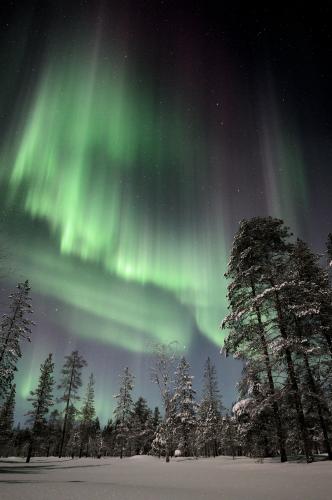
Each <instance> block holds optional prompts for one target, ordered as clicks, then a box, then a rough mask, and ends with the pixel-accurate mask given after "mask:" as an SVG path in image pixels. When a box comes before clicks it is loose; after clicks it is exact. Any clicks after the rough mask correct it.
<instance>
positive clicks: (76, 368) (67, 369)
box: [58, 351, 87, 458]
mask: <svg viewBox="0 0 332 500" xmlns="http://www.w3.org/2000/svg"><path fill="white" fill-rule="evenodd" d="M65 360H66V361H65V363H64V365H63V368H62V371H61V375H62V377H61V381H60V384H59V385H58V389H62V390H63V391H64V392H63V395H62V397H61V398H60V401H62V402H64V403H65V409H64V419H63V426H62V436H61V442H60V448H59V458H61V456H62V452H63V447H64V442H65V437H66V431H67V424H68V417H69V413H70V408H71V407H73V411H72V412H71V413H73V412H75V407H74V405H73V402H74V401H78V400H79V399H80V397H79V395H78V390H79V388H80V387H81V385H82V368H83V367H84V366H86V365H87V362H86V361H85V359H84V358H83V356H81V355H80V354H79V353H78V351H73V352H72V353H71V354H70V355H68V356H65Z"/></svg>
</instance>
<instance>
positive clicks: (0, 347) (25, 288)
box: [0, 280, 33, 400]
mask: <svg viewBox="0 0 332 500" xmlns="http://www.w3.org/2000/svg"><path fill="white" fill-rule="evenodd" d="M16 288H17V289H16V291H15V292H13V293H12V294H10V296H9V299H10V305H9V313H8V314H4V315H3V317H2V321H1V325H0V400H1V399H3V398H5V397H6V395H7V394H8V392H9V391H10V389H11V383H12V381H13V378H14V372H15V370H16V364H17V361H18V359H19V358H20V357H21V355H22V354H21V347H20V343H21V341H22V339H24V340H28V341H30V336H31V326H32V325H33V322H32V321H31V319H29V315H30V314H31V313H32V309H31V304H30V302H31V298H30V286H29V282H28V280H27V281H25V282H24V283H18V285H17V287H16Z"/></svg>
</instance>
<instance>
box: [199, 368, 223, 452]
mask: <svg viewBox="0 0 332 500" xmlns="http://www.w3.org/2000/svg"><path fill="white" fill-rule="evenodd" d="M221 409H222V403H221V396H220V391H219V388H218V381H217V372H216V367H215V365H213V364H212V363H211V360H210V358H207V361H206V363H205V366H204V373H203V391H202V400H201V402H200V404H199V406H198V411H197V430H196V442H197V445H198V447H199V448H203V449H204V451H205V455H210V453H211V452H212V455H213V456H216V455H217V454H218V434H219V433H220V425H221Z"/></svg>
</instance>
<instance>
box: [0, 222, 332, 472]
mask: <svg viewBox="0 0 332 500" xmlns="http://www.w3.org/2000/svg"><path fill="white" fill-rule="evenodd" d="M331 262H332V235H331V234H330V235H328V238H327V248H326V251H325V252H324V254H323V255H317V254H315V253H314V252H313V251H312V250H311V249H310V248H309V246H308V245H307V244H306V243H305V242H304V241H302V240H300V239H295V237H294V236H293V234H292V233H291V232H290V229H289V228H288V227H287V226H286V225H285V224H284V222H283V221H282V220H280V219H276V218H272V217H255V218H252V219H248V220H242V221H241V222H240V224H239V227H238V231H237V233H236V234H235V237H234V240H233V243H232V246H231V251H230V258H229V262H228V267H227V270H222V272H225V271H226V272H225V277H226V279H227V281H228V309H229V310H228V314H227V316H226V317H225V318H221V324H220V328H221V329H223V330H225V334H226V336H225V340H224V343H223V345H222V348H221V349H222V353H223V354H224V355H226V356H234V357H235V358H237V359H240V360H241V361H242V364H243V371H242V376H241V379H240V380H239V382H238V387H237V390H238V400H237V401H235V402H234V404H233V405H232V408H229V409H226V408H225V407H224V406H223V401H222V394H221V392H220V390H219V387H218V377H217V367H216V366H215V365H214V364H213V363H212V362H211V360H210V359H209V358H208V359H207V360H202V365H203V372H202V386H201V388H200V390H199V391H197V390H196V389H197V388H195V384H194V381H193V376H192V374H191V367H190V364H189V362H188V360H187V359H186V358H185V357H183V356H181V355H180V354H179V353H178V349H177V344H176V341H175V342H170V343H169V344H155V345H154V346H153V349H152V354H151V364H150V367H149V370H150V375H151V383H154V384H156V385H157V386H158V388H159V391H160V401H161V405H160V408H158V407H155V408H153V409H151V408H149V405H148V402H147V401H146V399H145V398H144V397H139V398H138V399H137V401H134V400H133V388H134V384H135V376H134V374H133V373H132V372H131V370H130V368H129V367H124V369H123V371H122V373H121V374H120V375H119V384H118V385H119V388H118V393H117V394H115V395H114V406H115V409H114V412H113V415H110V418H109V420H108V422H107V423H106V425H104V426H101V424H100V421H99V418H98V415H97V414H96V409H95V395H94V387H95V379H94V375H93V374H92V373H91V375H90V377H89V380H88V384H87V386H86V387H85V388H84V387H83V388H82V371H83V370H84V369H86V366H87V361H86V360H85V359H84V357H83V356H82V355H81V354H80V353H79V352H78V351H77V350H74V351H72V352H71V353H69V354H68V355H67V356H66V357H65V359H64V362H63V366H62V369H61V375H60V378H59V380H55V377H54V361H53V354H52V353H50V354H49V355H48V357H47V358H46V359H45V360H40V361H41V365H40V376H39V380H38V382H37V384H36V387H35V389H34V390H33V391H31V393H30V396H29V398H28V400H27V403H26V420H25V422H24V426H20V425H17V424H15V393H16V385H15V374H16V372H17V363H18V361H19V359H20V358H21V357H22V356H24V344H25V342H30V341H31V342H33V327H34V323H33V320H32V319H31V318H32V317H33V315H32V303H31V288H30V283H29V280H26V281H25V282H20V283H18V284H17V287H16V289H15V290H14V291H13V292H12V293H11V295H10V296H9V302H8V309H7V311H3V315H2V319H1V325H0V326H1V330H0V455H1V456H3V457H7V456H19V457H25V458H26V461H27V462H29V461H30V459H31V457H35V456H58V457H63V456H68V457H72V458H74V457H82V456H85V457H96V458H101V457H103V456H118V457H120V458H125V457H128V456H132V455H140V454H141V455H142V454H152V455H155V456H158V457H159V458H161V457H163V458H164V459H165V461H166V462H169V461H170V459H171V458H172V457H173V456H175V457H178V456H183V457H199V456H203V457H215V456H217V455H231V456H232V457H234V458H235V457H236V456H248V457H255V458H257V459H259V460H263V459H264V457H278V459H280V461H281V462H285V461H287V460H288V459H289V458H290V457H294V456H303V457H304V459H305V460H306V462H307V463H310V462H313V461H314V460H315V458H316V457H318V456H323V457H326V458H327V459H330V460H331V459H332V428H331V427H332V405H331V401H332V398H331V392H332V385H331V382H332V379H331V370H332V289H331V273H330V269H331ZM216 328H218V325H216ZM105 397H106V395H105Z"/></svg>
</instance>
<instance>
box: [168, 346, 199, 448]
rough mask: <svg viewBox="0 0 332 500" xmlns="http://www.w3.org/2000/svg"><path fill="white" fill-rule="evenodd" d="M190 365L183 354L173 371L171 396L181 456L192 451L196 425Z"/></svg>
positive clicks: (194, 392)
mask: <svg viewBox="0 0 332 500" xmlns="http://www.w3.org/2000/svg"><path fill="white" fill-rule="evenodd" d="M189 371H190V365H189V363H188V362H187V360H186V359H185V357H184V356H183V357H182V358H181V359H180V362H179V365H178V367H177V370H176V372H175V391H174V395H173V398H172V402H173V404H174V411H175V434H176V436H177V438H178V439H179V443H178V447H179V449H180V450H181V453H182V455H183V456H189V455H190V454H191V453H193V451H194V450H193V439H194V431H195V425H196V404H195V394H196V391H195V390H194V389H193V387H192V380H193V378H194V377H193V376H192V375H190V373H189Z"/></svg>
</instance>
